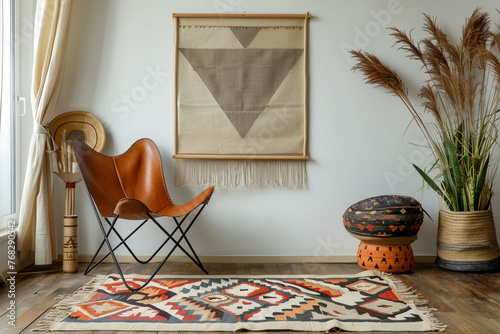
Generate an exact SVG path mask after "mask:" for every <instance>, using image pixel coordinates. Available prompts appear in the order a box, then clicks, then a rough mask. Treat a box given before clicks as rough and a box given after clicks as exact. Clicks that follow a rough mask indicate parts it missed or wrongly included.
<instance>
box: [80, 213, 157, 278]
mask: <svg viewBox="0 0 500 334" xmlns="http://www.w3.org/2000/svg"><path fill="white" fill-rule="evenodd" d="M97 219H100V218H99V217H97ZM104 220H105V221H106V223H108V225H109V226H110V228H109V230H108V232H107V236H108V237H109V235H110V234H111V231H113V232H115V234H116V235H117V236H118V238H119V239H120V241H121V242H120V243H119V244H117V245H116V246H115V247H114V248H113V251H115V250H116V249H117V248H118V247H120V246H121V245H124V246H125V247H126V248H127V249H128V251H129V252H130V254H131V255H132V256H133V257H134V259H135V260H136V261H137V262H138V263H141V264H146V263H149V262H150V261H151V259H153V257H154V255H156V254H153V256H151V257H150V258H149V259H148V260H146V261H142V260H140V259H139V258H138V257H137V256H136V255H135V253H134V252H133V251H132V250H131V249H130V247H128V245H127V244H126V241H127V240H128V239H129V238H130V237H131V236H132V235H133V234H134V233H135V232H137V231H138V230H139V229H140V228H141V227H142V226H143V225H144V224H145V223H146V222H147V221H148V220H149V219H146V220H144V221H143V222H142V223H141V224H140V225H139V226H137V228H136V229H135V230H133V231H132V232H131V233H130V234H129V235H128V236H127V237H126V238H125V239H124V238H122V236H121V235H120V234H119V233H118V231H117V230H116V229H115V228H111V223H110V222H109V220H108V219H107V218H104ZM104 244H105V240H104V239H103V241H102V242H101V245H100V246H99V248H97V251H96V253H95V254H94V256H93V257H92V260H91V261H90V263H89V264H88V265H87V268H86V269H85V272H84V274H85V275H87V274H88V273H89V272H90V271H91V270H92V269H94V268H95V267H96V266H97V265H99V264H100V263H101V262H102V261H104V260H105V259H106V258H107V257H108V256H109V255H110V254H111V253H109V252H108V254H106V255H104V256H103V257H102V258H101V259H100V260H99V261H97V262H96V263H94V260H95V258H96V257H97V255H98V254H99V252H100V251H101V249H102V246H104ZM92 264H93V265H92ZM91 265H92V267H91Z"/></svg>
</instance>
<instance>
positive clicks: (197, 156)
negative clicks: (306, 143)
mask: <svg viewBox="0 0 500 334" xmlns="http://www.w3.org/2000/svg"><path fill="white" fill-rule="evenodd" d="M172 158H174V159H212V160H309V157H308V156H304V155H243V154H242V155H217V154H210V155H209V154H174V155H173V156H172Z"/></svg>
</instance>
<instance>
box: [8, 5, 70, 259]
mask: <svg viewBox="0 0 500 334" xmlns="http://www.w3.org/2000/svg"><path fill="white" fill-rule="evenodd" d="M71 1H72V0H38V1H37V7H36V17H35V34H34V60H33V77H32V87H31V107H32V109H33V110H32V111H33V135H32V137H31V142H30V150H29V155H28V167H27V170H26V177H25V180H24V189H23V193H22V197H21V207H20V212H19V241H18V246H19V250H20V251H21V256H26V255H28V254H30V256H31V254H32V253H33V252H34V255H35V264H37V265H44V264H50V263H52V258H53V257H55V256H56V255H57V250H56V247H55V245H56V240H55V226H54V214H53V201H52V174H53V173H52V166H51V156H50V153H49V152H50V150H51V149H52V147H51V139H50V135H49V133H48V131H47V129H46V128H45V126H46V125H47V124H48V122H49V121H50V120H51V119H52V118H53V116H54V114H55V111H56V106H57V103H58V100H59V94H60V91H61V86H62V79H63V73H64V66H63V65H64V51H65V46H66V35H67V32H68V26H69V17H70V10H71Z"/></svg>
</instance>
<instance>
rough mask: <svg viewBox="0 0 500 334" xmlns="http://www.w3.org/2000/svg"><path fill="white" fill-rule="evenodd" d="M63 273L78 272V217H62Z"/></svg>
mask: <svg viewBox="0 0 500 334" xmlns="http://www.w3.org/2000/svg"><path fill="white" fill-rule="evenodd" d="M63 242H64V245H63V272H65V273H76V271H77V270H78V216H64V238H63Z"/></svg>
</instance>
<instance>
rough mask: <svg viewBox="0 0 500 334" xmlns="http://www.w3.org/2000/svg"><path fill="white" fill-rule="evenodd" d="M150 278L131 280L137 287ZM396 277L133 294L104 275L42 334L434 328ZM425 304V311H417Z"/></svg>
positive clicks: (51, 318) (173, 280)
mask: <svg viewBox="0 0 500 334" xmlns="http://www.w3.org/2000/svg"><path fill="white" fill-rule="evenodd" d="M145 279H146V278H144V277H141V276H139V275H135V276H129V277H127V283H128V284H129V285H130V286H132V287H138V286H140V285H141V284H142V283H143V282H144V281H145ZM420 304H421V303H419V302H418V299H417V298H416V295H415V294H414V293H413V292H412V291H409V289H408V288H407V287H405V286H404V285H403V284H402V283H400V282H398V280H396V279H394V277H392V276H390V275H388V274H384V273H380V272H372V271H367V272H364V273H361V274H359V275H351V276H308V277H302V276H280V275H278V276H265V277H248V276H247V277H237V276H232V277H213V276H212V277H209V276H177V277H171V276H165V277H162V276H161V275H158V276H157V277H156V278H155V279H154V280H152V281H151V283H150V284H148V285H147V286H146V287H145V288H143V289H141V290H139V291H137V292H132V291H130V290H128V289H127V288H126V287H125V286H124V285H123V283H122V281H121V279H120V278H119V277H118V276H117V275H116V276H114V275H112V276H109V277H101V276H99V277H97V278H96V279H95V280H93V281H92V282H91V283H89V284H87V285H86V286H84V287H83V288H81V289H80V290H79V291H77V292H76V293H74V294H73V295H71V296H69V297H68V298H66V299H65V300H62V301H61V302H60V303H59V304H58V305H56V306H55V307H54V309H53V310H52V311H51V312H50V314H49V315H48V316H47V317H46V318H45V319H44V320H43V321H42V322H41V326H40V328H37V329H38V330H64V331H71V330H127V331H141V330H144V331H236V330H243V329H246V330H304V331H328V330H337V329H343V330H350V331H373V330H384V331H432V330H443V329H444V327H443V326H442V325H440V324H439V323H438V322H437V321H436V319H434V318H433V317H432V315H431V310H429V309H428V308H425V307H422V305H420ZM417 305H418V306H417Z"/></svg>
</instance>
